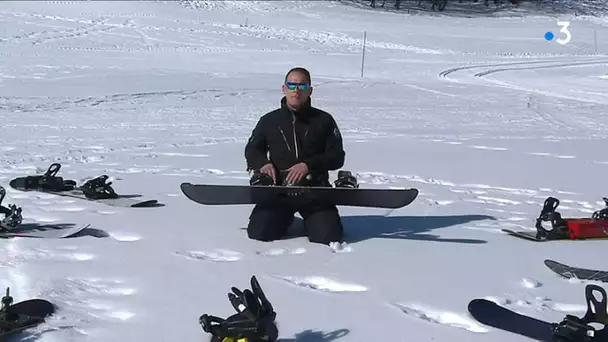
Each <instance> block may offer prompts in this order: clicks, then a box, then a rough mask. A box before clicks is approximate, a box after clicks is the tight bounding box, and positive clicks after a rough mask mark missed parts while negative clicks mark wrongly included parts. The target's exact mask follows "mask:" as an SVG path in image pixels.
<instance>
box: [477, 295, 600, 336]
mask: <svg viewBox="0 0 608 342" xmlns="http://www.w3.org/2000/svg"><path fill="white" fill-rule="evenodd" d="M594 291H598V292H599V293H600V294H601V295H602V299H601V300H597V299H596V298H595V296H594V294H593V292H594ZM585 297H586V299H587V313H586V314H585V316H583V317H582V318H579V317H576V316H573V315H566V317H565V318H564V320H563V321H561V322H559V323H550V322H546V321H542V320H538V319H536V318H532V317H529V316H526V315H522V314H518V313H516V312H514V311H511V310H509V309H507V308H505V307H503V306H500V305H498V304H496V303H494V302H492V301H490V300H487V299H481V298H477V299H473V300H472V301H471V302H469V305H468V310H469V313H470V314H471V315H472V316H473V318H475V319H476V320H477V321H479V322H480V323H482V324H485V325H487V326H490V327H493V328H496V329H500V330H504V331H508V332H511V333H513V334H517V335H521V336H525V337H527V338H529V339H532V340H536V341H542V342H600V341H604V342H605V341H608V327H606V325H608V313H607V312H606V290H604V289H603V288H602V287H600V286H597V285H587V287H586V288H585ZM594 323H595V324H601V325H604V328H603V329H601V330H597V329H596V328H594V327H593V326H591V325H590V324H594Z"/></svg>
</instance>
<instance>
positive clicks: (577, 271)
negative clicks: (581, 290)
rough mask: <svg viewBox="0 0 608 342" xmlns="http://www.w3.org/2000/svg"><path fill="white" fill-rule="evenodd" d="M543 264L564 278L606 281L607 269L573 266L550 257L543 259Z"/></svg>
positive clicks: (607, 278) (607, 279) (607, 276)
mask: <svg viewBox="0 0 608 342" xmlns="http://www.w3.org/2000/svg"><path fill="white" fill-rule="evenodd" d="M545 266H547V267H548V268H549V269H550V270H551V271H553V272H555V273H557V274H559V275H560V276H562V277H564V278H566V279H580V280H589V281H601V282H604V283H608V271H600V270H592V269H586V268H580V267H573V266H569V265H566V264H562V263H559V262H557V261H555V260H551V259H547V260H545Z"/></svg>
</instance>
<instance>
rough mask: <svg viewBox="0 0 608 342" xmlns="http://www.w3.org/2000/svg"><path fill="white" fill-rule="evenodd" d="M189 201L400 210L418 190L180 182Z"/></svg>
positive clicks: (222, 203) (218, 203)
mask: <svg viewBox="0 0 608 342" xmlns="http://www.w3.org/2000/svg"><path fill="white" fill-rule="evenodd" d="M180 187H181V190H182V192H183V193H184V195H186V197H188V198H189V199H190V200H192V201H194V202H196V203H199V204H205V205H238V204H262V203H268V204H273V203H277V202H279V201H280V202H282V203H284V202H285V201H289V203H294V204H297V203H307V202H309V201H312V200H314V201H318V202H322V203H327V204H333V205H338V206H354V207H371V208H390V209H395V208H401V207H405V206H407V205H409V204H410V203H412V202H413V201H414V200H415V199H416V197H417V196H418V189H413V188H412V189H361V188H333V187H307V186H269V185H212V184H191V183H182V184H181V186H180Z"/></svg>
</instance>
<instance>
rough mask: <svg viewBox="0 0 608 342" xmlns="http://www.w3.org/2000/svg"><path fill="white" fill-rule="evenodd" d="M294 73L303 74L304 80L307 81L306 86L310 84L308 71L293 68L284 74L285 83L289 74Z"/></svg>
mask: <svg viewBox="0 0 608 342" xmlns="http://www.w3.org/2000/svg"><path fill="white" fill-rule="evenodd" d="M294 72H298V73H301V74H303V75H304V76H306V79H307V80H308V84H311V83H312V80H311V79H310V71H308V70H306V68H302V67H295V68H291V69H290V70H289V71H288V72H287V73H286V74H285V82H287V77H289V75H290V74H291V73H294Z"/></svg>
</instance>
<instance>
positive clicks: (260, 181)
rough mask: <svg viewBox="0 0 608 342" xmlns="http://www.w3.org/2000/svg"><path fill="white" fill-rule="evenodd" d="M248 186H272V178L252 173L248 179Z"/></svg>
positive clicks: (259, 173) (260, 173) (257, 172)
mask: <svg viewBox="0 0 608 342" xmlns="http://www.w3.org/2000/svg"><path fill="white" fill-rule="evenodd" d="M249 185H268V186H270V185H274V181H273V180H272V177H270V176H269V175H267V174H265V173H262V172H259V171H256V172H254V173H253V175H252V176H251V178H250V179H249Z"/></svg>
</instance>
